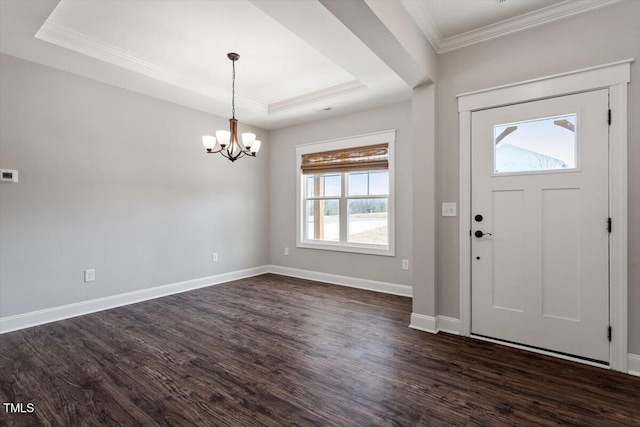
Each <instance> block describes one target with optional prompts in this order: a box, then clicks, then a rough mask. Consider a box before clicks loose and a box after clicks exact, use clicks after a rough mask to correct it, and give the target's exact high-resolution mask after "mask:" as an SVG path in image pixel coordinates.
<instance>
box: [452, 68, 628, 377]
mask: <svg viewBox="0 0 640 427" xmlns="http://www.w3.org/2000/svg"><path fill="white" fill-rule="evenodd" d="M631 62H633V60H632V59H627V60H623V61H618V62H614V63H610V64H605V65H599V66H595V67H590V68H585V69H580V70H576V71H571V72H567V73H562V74H556V75H552V76H547V77H542V78H538V79H534V80H528V81H524V82H519V83H513V84H509V85H506V86H500V87H496V88H490V89H485V90H481V91H476V92H470V93H464V94H460V95H458V112H459V114H460V158H459V162H460V189H459V190H460V193H459V194H460V199H459V213H460V228H459V238H460V242H459V243H460V252H459V254H460V265H459V273H460V335H463V336H471V337H474V338H478V339H482V338H480V337H476V336H474V335H472V334H471V236H470V230H471V113H472V112H473V111H479V110H484V109H488V108H495V107H501V106H506V105H511V104H517V103H522V102H529V101H535V100H541V99H545V98H552V97H557V96H563V95H569V94H573V93H580V92H587V91H592V90H596V89H604V88H608V89H609V107H610V109H611V111H612V120H611V124H610V126H609V159H608V161H609V212H610V215H611V218H612V225H613V226H612V231H611V234H610V236H609V247H610V250H609V265H610V269H609V284H610V287H609V289H610V290H609V312H610V317H611V327H612V331H613V332H612V337H611V342H610V360H609V365H608V366H606V365H600V364H596V366H602V367H606V368H610V369H613V370H616V371H621V372H625V373H626V372H627V360H628V354H627V346H628V320H627V319H628V313H627V312H628V307H627V301H628V255H627V247H628V241H627V239H628V238H627V222H628V220H627V194H628V193H627V186H628V184H627V84H628V83H629V82H630V81H631ZM603 120H606V118H604V117H603ZM489 341H493V342H496V343H499V344H504V345H511V344H507V343H503V342H501V341H497V340H489ZM512 346H514V347H519V348H523V349H526V350H529V351H538V350H535V349H532V348H529V347H526V346H518V345H512ZM538 352H541V353H544V354H548V355H551V356H555V357H560V358H565V359H570V360H574V361H577V362H580V363H587V364H593V363H591V362H587V361H584V360H582V359H578V358H572V357H568V356H563V355H559V354H557V353H553V352H546V351H538Z"/></svg>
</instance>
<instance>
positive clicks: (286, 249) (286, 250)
mask: <svg viewBox="0 0 640 427" xmlns="http://www.w3.org/2000/svg"><path fill="white" fill-rule="evenodd" d="M284 254H285V255H286V256H289V248H284Z"/></svg>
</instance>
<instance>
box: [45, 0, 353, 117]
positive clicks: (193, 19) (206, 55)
mask: <svg viewBox="0 0 640 427" xmlns="http://www.w3.org/2000/svg"><path fill="white" fill-rule="evenodd" d="M229 17H235V18H237V19H229ZM64 32H66V33H68V34H67V35H68V37H67V38H66V39H67V40H68V38H70V37H75V38H76V40H74V42H75V46H74V45H73V44H72V43H65V41H67V40H66V39H65V38H63V37H61V35H62V34H61V33H64ZM36 37H37V38H39V39H42V40H45V41H49V42H51V43H54V44H59V45H62V46H63V47H67V48H70V49H74V50H78V51H80V49H82V48H89V49H91V48H93V50H94V51H96V52H95V54H96V56H98V55H100V54H101V53H102V51H103V50H104V49H109V50H111V51H112V52H113V53H114V54H119V55H120V56H125V55H129V56H131V61H132V62H136V63H140V62H143V63H145V64H152V66H154V67H155V68H157V69H161V70H166V71H167V72H171V73H174V74H175V75H176V78H180V79H189V80H192V81H194V82H200V83H202V84H203V85H211V86H213V87H217V88H219V89H221V90H223V91H228V90H229V89H230V86H231V61H230V60H229V59H228V58H227V53H228V52H237V53H239V54H240V60H239V61H238V62H237V64H236V69H237V85H236V93H237V95H238V96H239V97H243V98H246V99H250V100H252V101H254V102H257V103H260V104H263V105H265V106H268V105H269V104H273V103H275V102H279V101H284V100H286V99H289V98H293V97H296V96H300V95H304V94H306V93H309V92H314V91H317V90H321V89H326V88H329V87H333V86H337V85H340V84H344V83H347V82H351V81H353V80H355V77H354V76H352V75H350V74H349V73H347V72H346V71H345V70H343V69H342V68H340V67H339V66H338V65H336V64H334V63H333V62H331V61H330V60H329V59H328V58H327V57H325V56H324V55H322V54H321V53H319V52H318V51H317V50H316V49H314V48H313V47H311V46H309V45H308V44H307V43H305V42H304V41H303V40H301V39H300V38H299V37H298V36H296V35H295V34H293V33H292V32H291V31H289V30H287V29H286V28H284V27H283V26H282V25H280V24H279V23H278V22H276V21H275V20H274V19H272V18H271V17H270V16H269V15H267V14H266V13H264V12H263V11H261V10H260V9H258V8H257V7H255V6H253V4H251V3H250V2H249V1H248V0H227V1H223V0H218V1H110V0H106V1H104V0H92V1H68V0H63V1H62V2H60V4H59V5H58V7H56V9H55V11H54V12H53V13H52V14H51V16H49V18H48V19H47V22H46V23H45V24H44V25H43V27H42V29H41V30H40V31H39V32H38V34H37V35H36ZM257 37H259V38H260V42H259V43H256V38H257ZM81 38H82V39H84V40H79V39H81ZM96 44H100V46H95V45H96ZM81 53H82V52H81ZM86 53H87V54H89V55H91V54H92V52H89V51H88V50H87V52H86ZM105 56H106V55H105ZM99 59H102V55H100V57H99ZM104 59H105V60H107V61H109V58H106V57H105V58H104ZM258 75H262V76H265V77H267V78H268V84H265V81H261V80H260V79H257V78H254V77H255V76H258Z"/></svg>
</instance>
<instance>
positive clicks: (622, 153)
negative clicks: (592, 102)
mask: <svg viewBox="0 0 640 427" xmlns="http://www.w3.org/2000/svg"><path fill="white" fill-rule="evenodd" d="M609 108H611V112H612V119H611V126H609V215H610V216H611V219H612V227H611V234H610V235H609V284H610V295H609V304H610V316H611V317H610V325H611V328H612V336H613V340H612V342H611V347H610V354H611V356H610V357H611V366H612V368H613V369H615V370H618V371H622V372H627V357H626V356H627V347H628V313H627V312H628V305H629V303H628V280H629V277H628V274H629V270H628V268H629V267H628V235H629V234H628V218H627V215H628V210H627V197H628V194H629V193H628V178H627V167H628V166H627V83H622V84H617V85H614V86H611V88H610V89H609Z"/></svg>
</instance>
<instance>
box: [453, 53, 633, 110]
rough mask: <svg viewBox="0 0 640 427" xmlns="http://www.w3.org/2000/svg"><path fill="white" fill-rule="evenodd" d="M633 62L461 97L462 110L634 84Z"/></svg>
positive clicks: (619, 62) (592, 68)
mask: <svg viewBox="0 0 640 427" xmlns="http://www.w3.org/2000/svg"><path fill="white" fill-rule="evenodd" d="M631 62H633V59H625V60H622V61H617V62H612V63H609V64H604V65H597V66H595V67H588V68H582V69H580V70H574V71H569V72H566V73H560V74H554V75H551V76H546V77H541V78H538V79H532V80H525V81H523V82H517V83H511V84H508V85H504V86H497V87H493V88H489V89H482V90H477V91H474V92H467V93H462V94H460V95H457V97H458V111H459V112H462V111H477V110H484V109H487V108H494V107H500V106H502V105H509V104H517V103H520V102H529V101H534V100H536V99H543V98H550V97H553V96H561V95H568V94H570V93H576V92H585V91H590V90H596V89H600V88H608V87H610V86H612V85H616V84H622V83H629V82H630V81H631V66H630V64H631Z"/></svg>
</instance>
